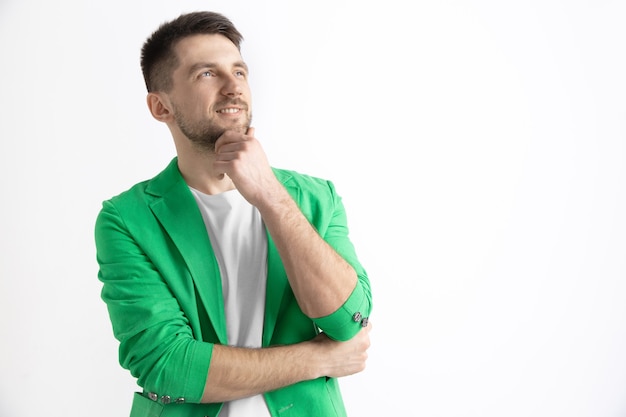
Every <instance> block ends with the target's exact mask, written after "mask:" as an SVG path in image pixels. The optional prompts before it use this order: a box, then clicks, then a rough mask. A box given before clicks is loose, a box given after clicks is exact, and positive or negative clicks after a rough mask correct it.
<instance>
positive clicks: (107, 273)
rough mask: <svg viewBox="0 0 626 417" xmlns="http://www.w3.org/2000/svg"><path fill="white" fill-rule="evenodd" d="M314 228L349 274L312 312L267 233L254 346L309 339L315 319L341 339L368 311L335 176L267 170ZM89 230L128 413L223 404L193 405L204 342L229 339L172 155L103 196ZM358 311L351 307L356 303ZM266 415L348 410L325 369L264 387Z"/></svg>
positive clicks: (208, 252) (212, 270) (203, 368)
mask: <svg viewBox="0 0 626 417" xmlns="http://www.w3.org/2000/svg"><path fill="white" fill-rule="evenodd" d="M274 172H275V175H276V177H277V178H278V179H279V180H280V181H281V183H282V184H283V185H284V187H285V188H286V189H287V190H288V192H289V193H290V194H291V196H292V197H293V198H294V200H295V201H296V202H297V204H298V205H299V207H300V209H301V210H302V212H303V213H304V215H305V216H306V217H307V218H308V219H309V221H310V222H311V224H312V225H313V226H314V227H315V228H316V230H317V231H318V233H319V234H320V235H321V236H322V237H323V238H324V239H325V240H326V241H327V242H328V243H329V244H330V245H331V246H332V247H333V248H334V249H335V250H336V251H337V252H338V253H339V254H340V255H341V256H343V257H344V258H345V259H346V261H347V262H349V263H350V264H351V265H352V266H353V267H354V269H355V270H356V272H357V274H358V284H357V286H356V288H355V289H354V291H353V293H352V294H351V295H350V297H349V298H348V300H347V301H346V302H345V304H344V305H343V306H342V307H341V308H339V309H338V310H337V311H336V312H334V313H332V314H330V315H329V316H326V317H323V318H319V319H311V318H309V317H307V316H306V315H305V314H304V313H303V312H302V310H301V309H300V307H299V306H298V303H297V302H296V300H295V297H294V295H293V292H292V290H291V287H290V286H289V282H288V280H287V276H286V274H285V270H284V268H283V264H282V261H281V259H280V256H279V255H278V252H277V250H276V247H275V245H274V243H273V241H272V237H271V236H269V234H268V259H267V294H266V306H265V321H264V328H263V340H262V343H263V347H267V346H272V345H285V344H294V343H298V342H302V341H305V340H310V339H311V338H313V337H315V335H316V334H317V333H318V332H319V331H320V330H321V331H323V332H325V333H326V334H327V335H328V336H329V337H331V338H333V339H336V340H348V339H350V338H351V337H353V336H354V335H355V334H356V333H357V332H358V331H359V329H360V328H361V327H360V326H361V323H360V321H359V320H358V317H359V316H362V317H368V316H369V314H370V310H371V292H370V285H369V280H368V277H367V274H366V272H365V270H364V268H363V267H362V266H361V264H360V263H359V261H358V259H357V256H356V253H355V250H354V247H353V245H352V243H351V242H350V240H349V237H348V227H347V220H346V213H345V210H344V206H343V204H342V202H341V198H340V197H339V196H338V195H337V194H336V192H335V188H334V186H333V184H332V183H331V182H329V181H324V180H321V179H318V178H313V177H310V176H306V175H302V174H299V173H296V172H293V171H287V170H280V169H274ZM95 241H96V249H97V260H98V264H99V267H100V269H99V272H98V278H99V279H100V281H101V282H102V284H103V286H102V299H103V300H104V301H105V303H106V304H107V308H108V311H109V316H110V318H111V323H112V327H113V333H114V335H115V337H116V338H117V339H118V341H119V361H120V364H121V366H122V367H124V368H126V369H128V370H129V371H130V372H131V374H132V375H133V376H134V377H136V378H137V383H138V384H139V385H140V386H141V387H143V390H144V392H143V393H135V396H134V400H133V407H132V411H131V417H148V416H150V417H156V416H161V417H166V416H176V417H183V416H184V417H187V416H188V417H191V416H200V417H201V416H216V415H217V414H218V413H219V411H220V409H221V406H222V404H200V403H199V402H200V400H201V397H202V393H203V390H204V385H205V382H206V376H207V373H208V370H209V364H210V362H211V355H212V352H213V346H214V345H215V344H226V343H227V337H226V321H225V316H224V304H223V296H222V283H221V278H220V272H219V267H218V264H217V261H216V259H215V255H214V253H213V250H212V248H211V244H210V240H209V237H208V234H207V232H206V227H205V225H204V221H203V219H202V215H201V213H200V210H199V208H198V206H197V204H196V201H195V199H194V197H193V195H192V194H191V192H190V190H189V188H188V186H187V184H186V183H185V181H184V180H183V178H182V176H181V174H180V171H179V170H178V161H177V158H174V159H173V160H172V161H171V163H170V164H169V165H168V166H167V168H166V169H165V170H164V171H162V172H161V173H160V174H159V175H157V176H156V177H154V178H153V179H151V180H148V181H145V182H141V183H139V184H137V185H135V186H133V187H132V188H131V189H129V190H128V191H125V192H123V193H122V194H120V195H118V196H115V197H113V198H111V199H110V200H107V201H105V202H104V203H103V205H102V209H101V211H100V213H99V215H98V218H97V220H96V227H95ZM356 313H360V314H356ZM265 399H266V402H267V405H268V407H269V409H270V412H271V414H272V416H281V417H287V416H298V417H302V416H312V417H313V416H315V417H319V416H324V417H331V416H345V415H346V411H345V408H344V404H343V400H342V398H341V393H340V390H339V385H338V383H337V381H336V380H335V379H334V378H319V379H316V380H311V381H303V382H300V383H297V384H294V385H291V386H288V387H285V388H282V389H278V390H276V391H272V392H267V393H265Z"/></svg>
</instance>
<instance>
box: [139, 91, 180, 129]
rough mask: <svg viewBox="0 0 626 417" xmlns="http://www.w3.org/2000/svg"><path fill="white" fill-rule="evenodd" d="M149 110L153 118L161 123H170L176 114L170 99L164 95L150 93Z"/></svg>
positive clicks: (147, 98)
mask: <svg viewBox="0 0 626 417" xmlns="http://www.w3.org/2000/svg"><path fill="white" fill-rule="evenodd" d="M146 101H147V103H148V109H149V110H150V113H152V117H154V118H155V119H157V120H158V121H159V122H164V123H169V122H171V121H172V120H174V112H173V111H172V107H171V104H170V102H169V100H168V97H167V96H166V95H165V94H163V93H148V96H147V97H146Z"/></svg>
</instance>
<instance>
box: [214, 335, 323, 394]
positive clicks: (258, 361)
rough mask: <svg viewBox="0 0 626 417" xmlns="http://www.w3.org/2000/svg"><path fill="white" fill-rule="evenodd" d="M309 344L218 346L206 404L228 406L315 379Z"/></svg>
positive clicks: (215, 348)
mask: <svg viewBox="0 0 626 417" xmlns="http://www.w3.org/2000/svg"><path fill="white" fill-rule="evenodd" d="M307 352H309V353H310V349H308V347H307V344H306V343H300V344H297V345H289V346H277V347H271V348H259V349H250V348H238V347H231V346H223V345H215V347H214V349H213V356H212V358H211V364H210V366H209V373H208V376H207V381H206V386H205V388H204V394H203V396H202V402H209V403H212V402H224V401H231V400H235V399H239V398H244V397H249V396H252V395H256V394H261V393H264V392H267V391H273V390H275V389H278V388H282V387H285V386H287V385H291V384H294V383H296V382H300V381H304V380H309V379H314V378H316V377H317V376H318V375H316V371H315V369H314V365H312V364H311V362H310V359H309V358H307V356H310V355H307Z"/></svg>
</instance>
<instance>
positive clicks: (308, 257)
mask: <svg viewBox="0 0 626 417" xmlns="http://www.w3.org/2000/svg"><path fill="white" fill-rule="evenodd" d="M175 50H176V53H177V56H178V58H179V60H180V65H179V66H178V68H177V69H176V70H175V71H174V73H173V75H172V77H173V88H172V89H171V91H168V92H153V93H149V94H148V97H147V102H148V107H149V109H150V112H151V113H152V115H153V117H154V118H155V119H157V120H159V121H161V122H163V123H165V124H167V126H168V128H169V129H170V131H171V133H172V137H173V138H174V144H175V146H176V151H177V154H178V164H179V169H180V171H181V173H182V175H183V177H184V179H185V181H186V182H187V184H188V185H189V186H191V187H193V188H196V189H198V190H200V191H202V192H204V193H206V194H218V193H221V192H224V191H228V190H232V189H235V188H236V189H237V190H238V191H239V192H240V193H241V194H242V196H243V197H244V198H245V199H246V200H248V202H250V204H252V205H254V206H255V207H256V208H257V209H258V210H259V212H260V214H261V216H262V218H263V221H264V223H265V226H266V227H267V229H268V231H269V233H270V235H271V236H272V238H273V240H274V242H275V244H276V247H277V249H278V251H279V253H280V256H281V259H282V260H283V263H284V265H285V270H286V271H287V276H288V277H289V282H290V284H291V287H292V288H293V291H294V294H295V296H296V299H297V301H298V303H299V305H300V307H301V308H302V311H303V312H304V313H305V314H307V315H308V316H309V317H312V318H315V317H322V316H326V315H328V314H330V313H332V312H334V311H336V310H337V309H338V308H339V307H340V306H341V305H342V304H343V303H344V302H345V301H346V300H347V298H348V296H349V295H350V294H351V292H352V290H353V289H354V288H355V285H356V283H357V277H356V273H355V271H354V269H353V268H352V267H351V266H350V265H349V264H348V263H347V262H345V261H344V260H343V258H341V257H340V256H339V255H338V254H337V253H336V252H335V251H334V250H333V249H332V248H331V247H330V246H329V245H328V244H327V243H326V242H325V241H324V240H323V239H322V238H321V237H320V236H319V235H318V234H317V232H316V231H315V230H314V229H313V227H312V226H311V225H310V224H309V222H308V220H307V219H306V218H305V217H304V216H303V215H302V213H301V212H300V210H299V208H298V207H297V205H296V204H295V202H294V201H293V199H292V198H291V197H290V196H289V194H288V193H287V191H286V190H285V189H284V187H283V186H282V185H281V184H280V183H279V182H278V180H277V179H276V177H275V176H274V174H273V172H272V170H271V167H270V164H269V162H268V159H267V156H266V154H265V152H264V150H263V148H262V146H261V143H260V142H259V140H257V138H256V137H255V131H254V128H252V127H250V121H251V118H252V116H251V107H252V106H251V93H250V87H249V85H248V70H247V66H246V65H245V63H244V62H243V59H242V57H241V55H240V53H239V50H238V49H237V47H236V46H235V45H234V44H233V43H232V42H230V41H229V40H228V39H227V38H226V37H224V36H222V35H193V36H190V37H187V38H184V39H182V40H181V41H179V42H178V43H177V45H176V47H175ZM233 103H235V104H233ZM225 108H228V109H229V110H228V112H223V111H222V110H223V109H225ZM181 125H182V127H183V128H182V129H181ZM209 128H210V129H209ZM203 130H211V131H212V132H213V133H211V135H214V136H215V137H214V138H212V139H211V138H209V137H208V136H211V135H205V136H207V137H205V138H201V137H196V138H191V137H190V136H193V135H195V133H194V131H197V132H202V131H203ZM190 132H191V133H193V135H192V134H190ZM185 133H187V134H185ZM199 136H202V135H199ZM213 140H215V143H214V146H213V144H212V142H213ZM370 329H371V324H370V325H368V326H367V327H365V328H363V330H361V331H360V332H359V333H358V334H357V336H355V337H354V338H352V339H351V340H349V341H347V342H337V341H333V340H330V339H329V338H328V337H327V336H326V335H324V334H323V333H322V334H320V335H318V336H317V337H316V338H314V339H312V340H310V341H306V342H302V343H298V344H294V345H289V346H278V347H271V348H261V349H249V348H238V347H232V346H223V345H215V347H214V350H213V357H212V359H211V364H210V367H209V373H208V376H207V381H206V386H205V390H204V395H203V398H202V401H203V402H222V401H230V400H234V399H238V398H243V397H247V396H251V395H255V394H260V393H263V392H267V391H271V390H274V389H277V388H281V387H284V386H287V385H291V384H293V383H296V382H299V381H303V380H308V379H314V378H318V377H321V376H330V377H342V376H347V375H352V374H354V373H357V372H360V371H362V370H363V369H364V368H365V362H366V359H367V349H368V348H369V345H370V340H369V332H370Z"/></svg>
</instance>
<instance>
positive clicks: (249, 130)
mask: <svg viewBox="0 0 626 417" xmlns="http://www.w3.org/2000/svg"><path fill="white" fill-rule="evenodd" d="M246 136H252V137H254V128H253V127H249V128H248V130H246Z"/></svg>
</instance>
